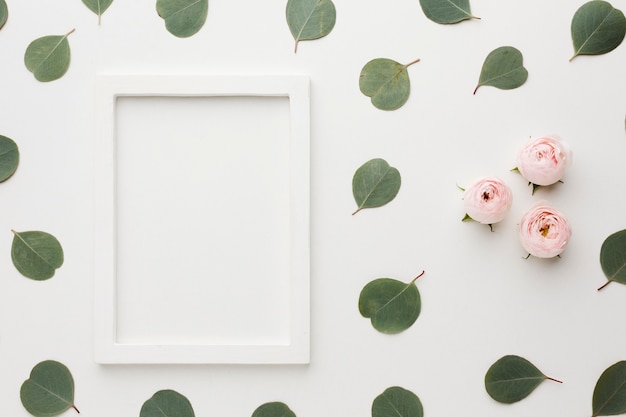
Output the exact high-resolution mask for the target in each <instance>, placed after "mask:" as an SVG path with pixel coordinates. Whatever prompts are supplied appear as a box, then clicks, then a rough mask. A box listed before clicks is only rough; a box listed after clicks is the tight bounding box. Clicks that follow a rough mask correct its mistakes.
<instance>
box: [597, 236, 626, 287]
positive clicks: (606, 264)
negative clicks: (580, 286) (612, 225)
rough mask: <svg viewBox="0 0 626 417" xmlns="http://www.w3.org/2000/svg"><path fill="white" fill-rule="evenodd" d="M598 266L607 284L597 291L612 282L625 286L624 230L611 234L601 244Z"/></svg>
mask: <svg viewBox="0 0 626 417" xmlns="http://www.w3.org/2000/svg"><path fill="white" fill-rule="evenodd" d="M600 266H601V267H602V272H604V275H605V276H606V278H607V282H606V283H605V284H604V285H602V286H601V287H600V288H598V291H599V290H601V289H602V288H604V287H606V286H607V285H609V283H611V282H613V281H615V282H619V283H620V284H626V229H625V230H620V231H619V232H615V233H613V234H612V235H610V236H609V237H607V238H606V239H605V240H604V242H602V247H601V248H600Z"/></svg>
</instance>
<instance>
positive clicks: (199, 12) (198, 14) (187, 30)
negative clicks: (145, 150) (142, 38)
mask: <svg viewBox="0 0 626 417" xmlns="http://www.w3.org/2000/svg"><path fill="white" fill-rule="evenodd" d="M156 9H157V13H158V14H159V16H161V18H163V20H165V28H166V29H167V30H168V31H169V32H170V33H171V34H172V35H174V36H177V37H179V38H188V37H189V36H191V35H195V34H196V33H197V32H198V31H199V30H200V29H202V26H204V23H205V22H206V18H207V15H208V13H209V0H157V3H156Z"/></svg>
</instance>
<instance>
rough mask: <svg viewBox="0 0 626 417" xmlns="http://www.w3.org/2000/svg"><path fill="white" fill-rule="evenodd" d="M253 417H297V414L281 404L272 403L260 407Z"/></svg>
mask: <svg viewBox="0 0 626 417" xmlns="http://www.w3.org/2000/svg"><path fill="white" fill-rule="evenodd" d="M252 417H296V414H295V413H294V412H293V411H291V409H289V407H287V405H286V404H284V403H281V402H271V403H265V404H262V405H260V406H259V407H258V408H257V409H256V410H254V413H252Z"/></svg>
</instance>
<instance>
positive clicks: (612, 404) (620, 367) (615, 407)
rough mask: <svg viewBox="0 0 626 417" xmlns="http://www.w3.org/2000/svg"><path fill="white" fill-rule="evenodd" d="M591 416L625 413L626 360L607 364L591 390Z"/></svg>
mask: <svg viewBox="0 0 626 417" xmlns="http://www.w3.org/2000/svg"><path fill="white" fill-rule="evenodd" d="M592 408H593V417H596V416H612V415H615V414H624V413H626V361H620V362H617V363H615V364H613V365H611V366H609V367H608V368H607V369H606V370H605V371H604V372H603V373H602V375H600V378H599V379H598V382H597V383H596V387H595V388H594V390H593V399H592Z"/></svg>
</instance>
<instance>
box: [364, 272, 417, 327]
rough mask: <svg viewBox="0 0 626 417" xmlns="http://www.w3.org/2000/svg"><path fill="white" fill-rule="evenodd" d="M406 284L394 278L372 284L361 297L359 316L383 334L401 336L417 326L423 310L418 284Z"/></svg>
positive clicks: (367, 286)
mask: <svg viewBox="0 0 626 417" xmlns="http://www.w3.org/2000/svg"><path fill="white" fill-rule="evenodd" d="M423 274H424V272H422V273H421V274H420V275H418V276H417V277H416V278H414V279H413V280H412V281H411V282H409V283H408V284H407V283H404V282H401V281H398V280H395V279H392V278H378V279H375V280H374V281H371V282H370V283H368V284H367V285H366V286H365V287H363V289H362V290H361V294H360V295H359V312H360V313H361V315H362V316H363V317H365V318H369V319H370V320H371V322H372V326H373V327H374V328H375V329H376V330H378V331H379V332H381V333H388V334H392V333H400V332H402V331H404V330H406V329H408V328H409V327H411V326H412V325H413V323H415V320H417V317H418V316H419V314H420V310H421V307H422V303H421V299H420V293H419V291H418V290H417V286H416V285H415V281H416V280H417V278H419V277H421V276H422V275H423Z"/></svg>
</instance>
